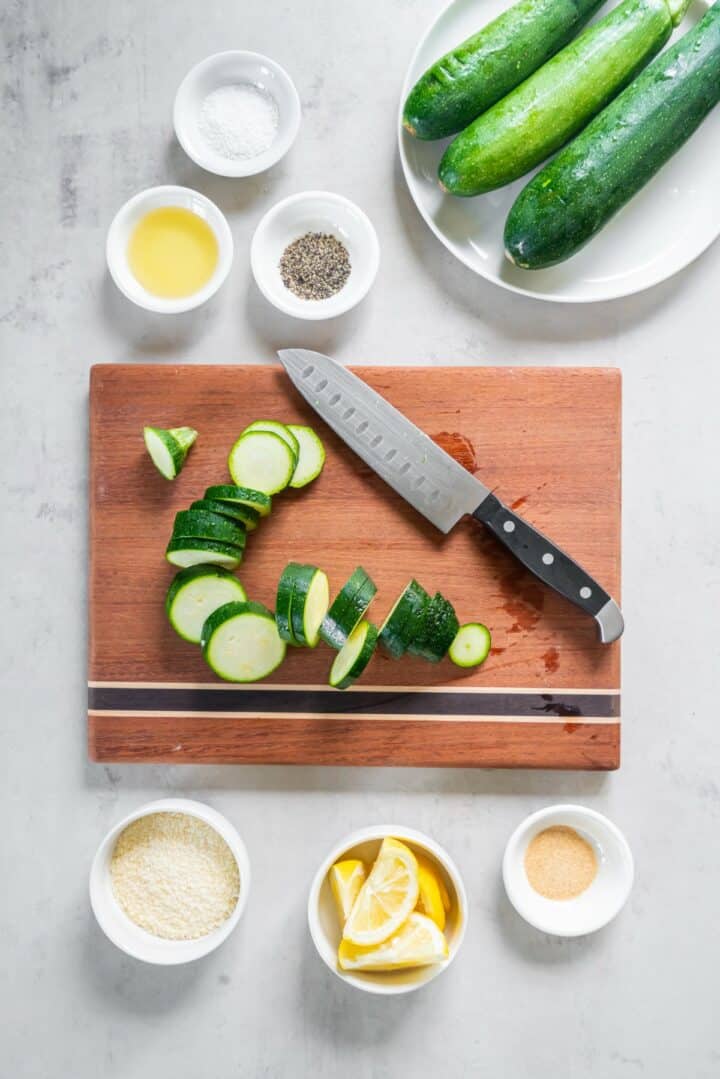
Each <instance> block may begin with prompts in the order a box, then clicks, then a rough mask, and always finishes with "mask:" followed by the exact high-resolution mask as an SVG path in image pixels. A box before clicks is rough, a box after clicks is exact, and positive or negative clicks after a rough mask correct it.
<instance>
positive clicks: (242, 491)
mask: <svg viewBox="0 0 720 1079" xmlns="http://www.w3.org/2000/svg"><path fill="white" fill-rule="evenodd" d="M203 497H204V498H206V499H210V501H211V502H230V503H233V504H234V503H236V502H239V503H240V505H241V506H249V507H250V508H251V509H253V510H256V511H257V512H258V513H259V514H260V516H261V517H267V516H268V514H269V513H270V510H271V509H272V499H271V498H270V496H269V495H264V494H263V493H262V491H253V490H252V488H251V487H233V486H232V485H231V484H229V483H221V484H217V485H216V486H215V487H208V489H207V491H206V492H205V494H204V495H203Z"/></svg>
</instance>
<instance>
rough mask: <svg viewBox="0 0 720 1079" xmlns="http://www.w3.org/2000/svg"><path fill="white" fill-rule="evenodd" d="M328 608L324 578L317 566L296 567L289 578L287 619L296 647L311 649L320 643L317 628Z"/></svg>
mask: <svg viewBox="0 0 720 1079" xmlns="http://www.w3.org/2000/svg"><path fill="white" fill-rule="evenodd" d="M329 605H330V585H329V583H328V579H327V574H326V573H323V571H322V570H321V569H318V568H317V566H299V567H298V568H297V570H296V571H295V572H294V574H293V591H292V601H291V604H290V619H291V626H292V634H293V637H294V638H295V640H296V641H297V643H298V644H305V645H307V646H308V647H309V648H314V647H315V646H316V644H317V643H318V641H319V640H320V626H321V625H322V621H323V619H324V617H325V615H326V614H327V610H328V606H329Z"/></svg>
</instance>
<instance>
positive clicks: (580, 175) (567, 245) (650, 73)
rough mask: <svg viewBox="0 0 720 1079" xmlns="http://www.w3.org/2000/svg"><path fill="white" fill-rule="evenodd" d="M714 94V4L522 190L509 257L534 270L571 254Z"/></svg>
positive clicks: (681, 139)
mask: <svg viewBox="0 0 720 1079" xmlns="http://www.w3.org/2000/svg"><path fill="white" fill-rule="evenodd" d="M719 100H720V2H718V3H715V4H713V6H712V7H711V8H710V9H709V11H708V12H707V13H706V14H705V16H704V17H703V18H702V19H701V20H700V22H699V23H698V24H697V25H696V26H695V27H693V29H691V30H689V31H688V33H687V34H684V35H683V37H681V38H680V40H679V41H678V42H677V43H676V44H675V45H673V46H672V47H671V48H669V49H668V50H667V51H666V52H664V53H663V54H662V55H661V56H659V57H658V58H657V59H656V60H655V61H653V63H652V64H651V65H650V66H649V67H648V68H646V70H645V71H644V72H642V74H641V75H639V76H638V78H637V79H636V80H635V82H634V83H632V84H631V85H630V86H628V87H627V89H626V90H624V91H623V92H622V94H620V96H619V97H617V98H616V99H615V101H613V102H612V103H611V104H610V105H608V107H607V108H606V109H605V110H604V111H603V112H601V113H600V115H599V116H596V117H595V119H594V120H593V121H592V122H591V123H590V124H588V126H587V127H586V128H585V130H584V131H583V132H581V134H580V135H578V137H577V138H576V139H575V141H574V142H572V143H570V145H569V146H566V147H565V149H564V150H561V152H560V153H559V154H558V155H557V157H556V158H554V159H553V160H552V161H551V162H549V164H547V165H546V166H545V168H544V169H541V171H540V172H539V173H538V174H537V175H536V176H534V177H533V179H532V180H531V181H530V183H529V184H527V186H526V187H524V188H523V190H522V191H521V192H520V194H519V195H518V197H517V199H516V200H515V202H514V204H513V206H512V208H511V210H510V213H509V215H508V219H507V222H506V224H505V253H506V255H507V257H508V258H509V259H510V261H511V262H514V263H515V264H516V265H517V266H521V267H523V268H524V269H528V270H540V269H544V268H545V267H547V266H554V265H556V264H557V263H559V262H563V261H564V260H565V259H568V258H570V257H571V256H572V255H574V254H576V253H577V252H578V251H579V250H580V249H581V248H582V247H584V246H585V244H586V243H587V242H588V241H589V240H591V239H592V237H593V236H595V234H596V233H597V232H599V231H600V229H602V228H603V226H604V225H606V224H607V222H608V221H609V220H610V219H611V218H612V217H613V216H614V215H615V214H616V213H617V212H618V210H620V209H621V207H623V206H624V205H625V203H627V202H629V200H630V199H631V198H632V197H633V195H635V194H636V193H637V192H638V191H640V189H641V188H642V187H644V186H645V184H646V183H648V181H649V180H651V179H652V177H653V176H654V175H655V173H656V172H657V171H658V170H659V169H660V168H661V167H662V166H663V165H664V164H665V162H666V161H667V160H668V159H669V158H671V157H672V155H673V154H674V153H676V151H677V150H679V149H680V147H681V146H682V145H683V143H685V142H686V141H687V140H688V139H689V137H690V136H691V135H692V133H693V131H695V130H696V128H697V127H699V125H700V124H701V123H702V121H703V120H704V119H705V117H706V116H707V114H708V113H709V112H710V110H711V109H712V108H713V106H714V105H716V104H717V102H718V101H719ZM712 152H714V151H713V147H712V146H709V147H708V153H712Z"/></svg>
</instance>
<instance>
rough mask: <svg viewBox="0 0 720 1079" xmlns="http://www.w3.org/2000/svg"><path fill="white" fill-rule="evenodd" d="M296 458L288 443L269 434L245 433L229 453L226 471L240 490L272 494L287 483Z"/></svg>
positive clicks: (269, 432)
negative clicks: (251, 489) (252, 489)
mask: <svg viewBox="0 0 720 1079" xmlns="http://www.w3.org/2000/svg"><path fill="white" fill-rule="evenodd" d="M295 464H296V457H295V454H294V453H293V451H292V449H291V448H290V446H289V445H288V444H287V442H285V441H283V439H282V438H280V436H279V435H276V434H273V432H272V431H248V432H247V434H243V435H241V436H240V438H239V439H238V440H237V442H236V443H235V445H234V446H233V448H232V449H231V450H230V456H229V458H228V468H229V470H230V475H231V476H232V478H233V482H234V483H236V484H237V485H238V486H239V487H252V488H254V489H255V490H257V491H260V492H261V493H262V494H265V495H274V494H276V492H277V491H282V490H283V489H284V488H285V487H287V485H288V484H289V483H290V480H291V479H292V474H293V472H294V471H295Z"/></svg>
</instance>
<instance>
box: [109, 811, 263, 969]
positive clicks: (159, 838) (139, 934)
mask: <svg viewBox="0 0 720 1079" xmlns="http://www.w3.org/2000/svg"><path fill="white" fill-rule="evenodd" d="M249 891H250V861H249V858H248V854H247V850H246V848H245V844H244V843H243V841H242V839H241V838H240V836H239V834H238V833H237V831H236V830H235V828H233V826H232V825H231V824H230V822H229V821H228V820H227V819H226V818H225V817H223V816H222V814H220V813H218V812H217V810H214V809H211V808H210V806H207V805H203V803H201V802H195V801H191V800H189V799H185V798H166V799H162V800H160V801H156V802H150V803H148V804H147V805H144V806H141V807H140V808H139V809H137V810H136V811H135V812H134V813H131V814H130V815H129V816H127V817H125V818H124V820H121V821H120V822H119V823H118V824H116V825H115V827H114V828H113V829H112V830H111V831H110V832H109V833H108V834H107V835H106V836H105V838H104V839H103V841H102V843H101V844H100V847H99V848H98V851H97V853H96V855H95V858H94V860H93V864H92V868H91V870H90V903H91V906H92V909H93V912H94V914H95V917H96V918H97V921H98V924H99V925H100V928H101V929H102V930H103V932H104V933H105V935H106V936H107V937H108V938H109V939H110V940H111V941H112V942H113V944H115V945H117V947H118V948H120V949H121V950H122V951H124V952H126V953H127V954H128V955H131V956H133V957H134V958H136V959H141V960H143V961H144V962H146V963H157V964H161V965H174V964H178V963H188V962H191V961H192V960H194V959H200V958H201V957H202V956H204V955H207V954H208V953H209V952H211V951H214V949H215V948H217V947H218V946H219V945H220V944H222V942H223V941H224V940H226V939H227V937H228V936H229V935H230V933H231V932H232V931H233V929H234V928H235V926H236V925H237V923H238V922H239V920H240V918H241V917H242V914H243V911H244V910H245V907H246V905H247V901H248V895H249Z"/></svg>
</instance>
